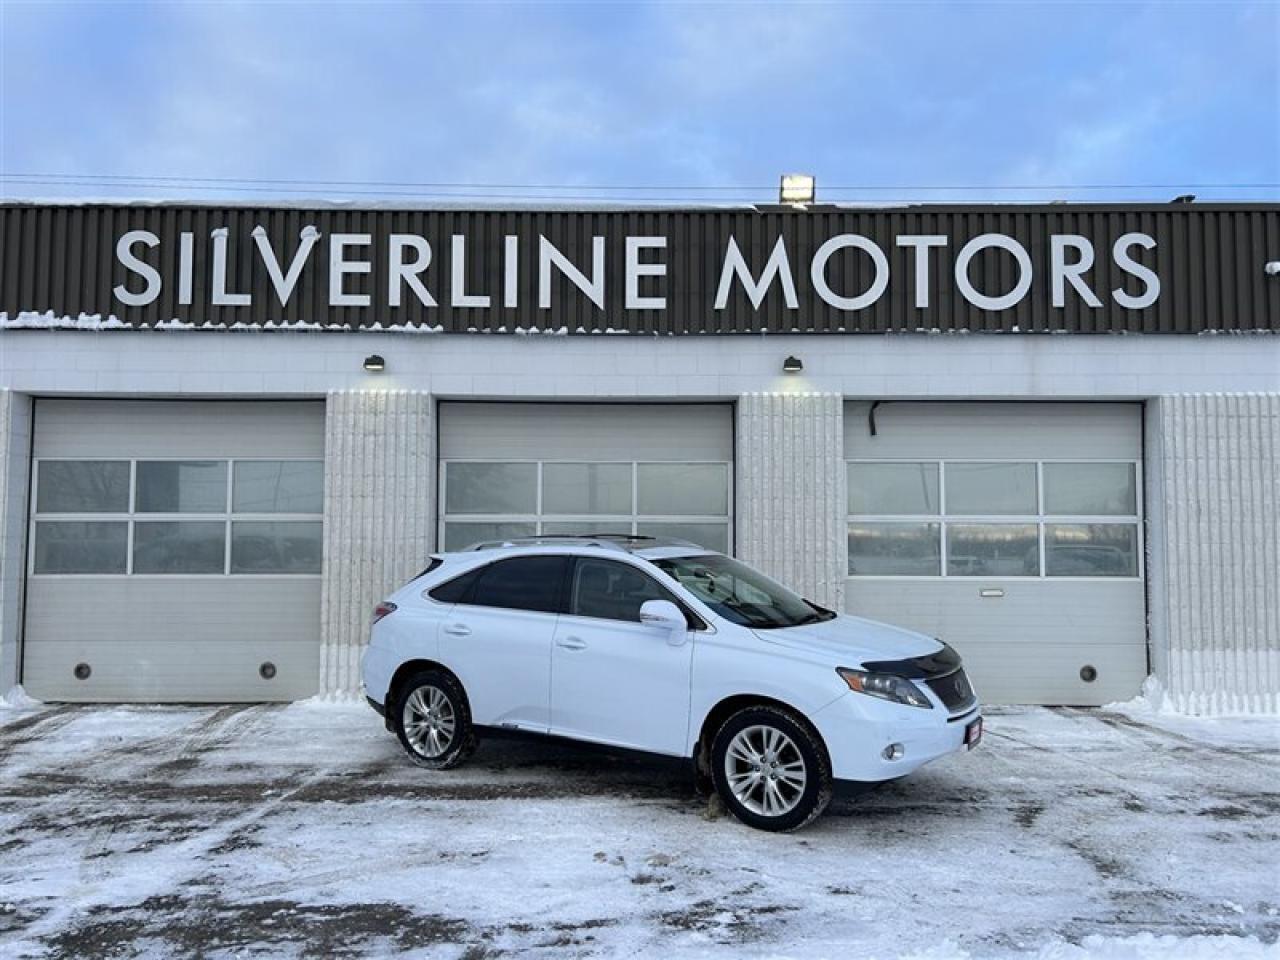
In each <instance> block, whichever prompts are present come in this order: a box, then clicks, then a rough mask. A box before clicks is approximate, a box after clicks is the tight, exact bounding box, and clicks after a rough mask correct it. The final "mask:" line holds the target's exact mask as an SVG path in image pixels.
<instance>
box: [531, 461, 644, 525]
mask: <svg viewBox="0 0 1280 960" xmlns="http://www.w3.org/2000/svg"><path fill="white" fill-rule="evenodd" d="M542 512H543V513H567V514H605V513H615V514H616V513H625V514H629V513H631V464H629V463H546V464H543V466H542Z"/></svg>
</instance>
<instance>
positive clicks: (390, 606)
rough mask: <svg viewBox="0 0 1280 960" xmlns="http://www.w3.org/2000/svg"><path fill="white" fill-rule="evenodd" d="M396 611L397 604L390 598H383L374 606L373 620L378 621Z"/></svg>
mask: <svg viewBox="0 0 1280 960" xmlns="http://www.w3.org/2000/svg"><path fill="white" fill-rule="evenodd" d="M395 612H396V605H395V604H394V603H392V602H391V601H390V600H383V601H382V602H381V603H380V604H378V605H377V606H376V607H374V608H373V622H374V623H377V622H378V621H379V620H381V619H382V618H383V617H385V616H386V615H387V614H389V613H395Z"/></svg>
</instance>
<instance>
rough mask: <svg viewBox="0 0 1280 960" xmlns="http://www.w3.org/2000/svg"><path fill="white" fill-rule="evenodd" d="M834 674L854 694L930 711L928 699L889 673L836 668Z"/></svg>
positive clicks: (909, 682) (902, 678)
mask: <svg viewBox="0 0 1280 960" xmlns="http://www.w3.org/2000/svg"><path fill="white" fill-rule="evenodd" d="M836 673H838V674H840V678H841V679H842V680H844V682H845V683H847V684H848V685H849V689H850V690H853V691H854V692H856V693H865V694H866V695H867V696H869V697H879V698H880V699H881V700H892V701H893V702H894V703H905V704H906V705H907V706H909V707H923V708H924V709H925V710H932V709H933V704H932V703H930V702H929V698H928V697H926V696H925V695H924V693H923V692H922V691H921V690H920V688H919V687H917V686H916V685H915V684H914V683H912V682H911V681H910V680H908V679H906V678H905V677H895V676H894V675H893V674H891V673H868V672H867V671H865V670H850V669H849V668H848V667H837V668H836Z"/></svg>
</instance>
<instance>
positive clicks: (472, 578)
mask: <svg viewBox="0 0 1280 960" xmlns="http://www.w3.org/2000/svg"><path fill="white" fill-rule="evenodd" d="M484 571H485V568H484V567H477V568H476V569H475V570H469V571H467V572H466V573H464V574H462V575H461V576H459V577H454V578H453V579H452V580H446V581H445V582H444V583H442V584H440V586H438V587H433V588H432V589H431V590H429V591H427V596H429V597H430V598H431V599H432V600H434V601H436V602H437V603H461V602H462V598H463V597H465V596H466V595H467V594H468V593H470V592H471V588H472V587H473V586H474V585H475V582H476V581H477V580H479V579H480V574H482V573H483V572H484Z"/></svg>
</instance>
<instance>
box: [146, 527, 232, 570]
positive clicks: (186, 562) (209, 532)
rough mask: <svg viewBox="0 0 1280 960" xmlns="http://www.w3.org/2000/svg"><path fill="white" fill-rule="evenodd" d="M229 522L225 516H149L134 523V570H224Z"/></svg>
mask: <svg viewBox="0 0 1280 960" xmlns="http://www.w3.org/2000/svg"><path fill="white" fill-rule="evenodd" d="M226 545H227V525H226V523H225V522H223V521H221V520H212V521H210V520H148V521H140V522H138V523H135V524H134V525H133V572H134V573H222V571H223V570H224V569H226V565H227V555H226Z"/></svg>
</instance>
